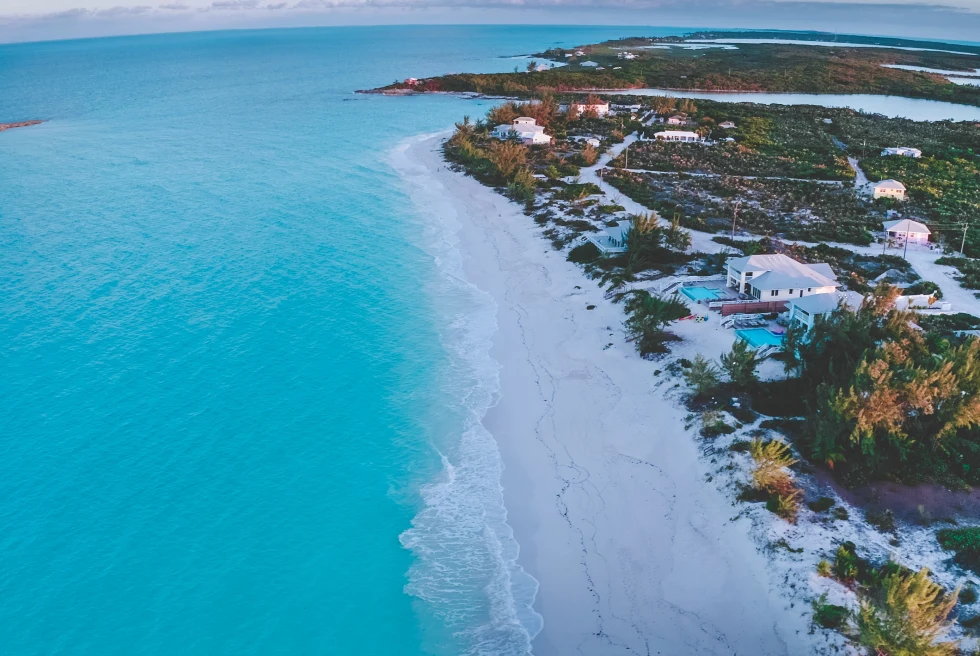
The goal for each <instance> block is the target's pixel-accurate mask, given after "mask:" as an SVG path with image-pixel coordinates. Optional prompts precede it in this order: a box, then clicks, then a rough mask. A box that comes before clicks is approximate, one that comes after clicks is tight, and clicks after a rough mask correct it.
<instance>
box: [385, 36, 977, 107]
mask: <svg viewBox="0 0 980 656" xmlns="http://www.w3.org/2000/svg"><path fill="white" fill-rule="evenodd" d="M742 36H743V37H751V36H752V34H751V33H744V34H743V35H742ZM678 41H679V39H678V38H677V37H668V38H664V39H647V38H638V39H629V40H623V41H613V42H607V43H603V44H598V45H593V46H585V47H584V48H583V50H584V51H585V52H586V56H585V57H582V58H578V57H574V56H573V57H566V56H565V55H566V54H569V53H568V52H567V51H565V50H562V49H554V50H550V51H547V52H545V53H542V56H545V57H548V58H551V59H554V60H556V61H560V62H562V63H566V62H567V63H568V64H569V65H568V66H564V67H560V68H552V69H549V70H546V71H536V72H514V73H499V74H465V73H464V74H453V75H445V76H441V77H435V78H430V79H428V80H425V81H424V82H422V83H420V84H419V85H415V86H412V85H407V84H405V83H395V84H392V85H390V86H388V87H385V88H384V89H385V90H391V89H407V88H411V89H413V90H417V91H452V92H478V93H484V94H489V95H508V96H524V97H527V96H531V95H535V94H537V93H540V92H542V91H559V92H560V91H569V90H576V89H629V88H639V87H650V88H660V89H677V90H682V89H703V90H726V91H729V90H730V91H774V92H806V93H879V94H889V95H902V96H910V97H913V98H933V99H937V100H945V101H950V102H959V103H965V104H974V105H976V104H980V88H977V87H970V86H965V85H956V84H952V83H950V82H948V81H947V80H946V79H945V78H943V77H941V76H937V75H932V74H928V73H919V72H914V71H903V70H898V69H893V68H885V67H883V66H882V65H883V64H906V65H916V66H925V67H930V68H941V69H967V68H969V67H970V64H971V63H972V59H973V58H972V57H970V56H965V55H956V54H950V53H940V52H924V51H920V52H916V51H902V50H895V49H886V48H882V49H877V48H849V47H845V46H842V47H840V48H826V47H818V46H814V47H807V46H798V45H784V44H739V45H738V49H737V50H724V49H708V50H695V51H691V50H685V49H680V48H672V47H667V48H663V49H641V48H642V46H649V45H667V46H669V45H670V44H672V43H677V42H678ZM624 47H628V48H636V49H637V50H635V52H636V53H637V54H638V58H637V59H635V60H632V61H623V60H619V59H617V57H616V56H617V54H618V53H619V52H621V51H620V50H617V49H616V48H624ZM933 47H935V45H934V46H933ZM954 49H955V48H954ZM585 60H588V61H592V62H596V63H598V64H601V65H602V68H603V69H604V70H601V71H600V70H596V69H595V68H584V67H582V66H581V63H582V62H583V61H585Z"/></svg>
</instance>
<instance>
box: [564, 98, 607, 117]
mask: <svg viewBox="0 0 980 656" xmlns="http://www.w3.org/2000/svg"><path fill="white" fill-rule="evenodd" d="M569 108H570V109H572V108H574V109H575V111H576V112H578V113H579V114H584V113H585V112H589V111H592V112H595V113H596V116H598V117H600V118H602V117H603V116H606V115H607V114H608V113H609V103H607V102H602V103H594V104H591V105H590V104H588V103H572V104H571V105H570V107H569Z"/></svg>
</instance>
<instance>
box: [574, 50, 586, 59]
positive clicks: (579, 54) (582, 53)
mask: <svg viewBox="0 0 980 656" xmlns="http://www.w3.org/2000/svg"><path fill="white" fill-rule="evenodd" d="M584 54H585V51H584V50H576V51H575V56H576V57H581V56H583V55H584Z"/></svg>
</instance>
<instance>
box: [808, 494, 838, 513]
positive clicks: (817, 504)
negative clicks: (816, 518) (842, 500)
mask: <svg viewBox="0 0 980 656" xmlns="http://www.w3.org/2000/svg"><path fill="white" fill-rule="evenodd" d="M806 505H807V507H808V508H809V509H810V510H812V511H813V512H827V511H828V510H830V509H831V508H833V507H834V500H833V499H831V498H830V497H820V498H819V499H815V500H813V501H810V502H809V503H807V504H806Z"/></svg>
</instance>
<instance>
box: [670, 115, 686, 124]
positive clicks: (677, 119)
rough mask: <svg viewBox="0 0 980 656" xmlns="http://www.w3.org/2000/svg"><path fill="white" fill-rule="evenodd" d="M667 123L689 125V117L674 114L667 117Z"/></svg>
mask: <svg viewBox="0 0 980 656" xmlns="http://www.w3.org/2000/svg"><path fill="white" fill-rule="evenodd" d="M667 125H687V117H686V116H683V115H681V114H674V115H673V116H671V117H670V118H668V119H667Z"/></svg>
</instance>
